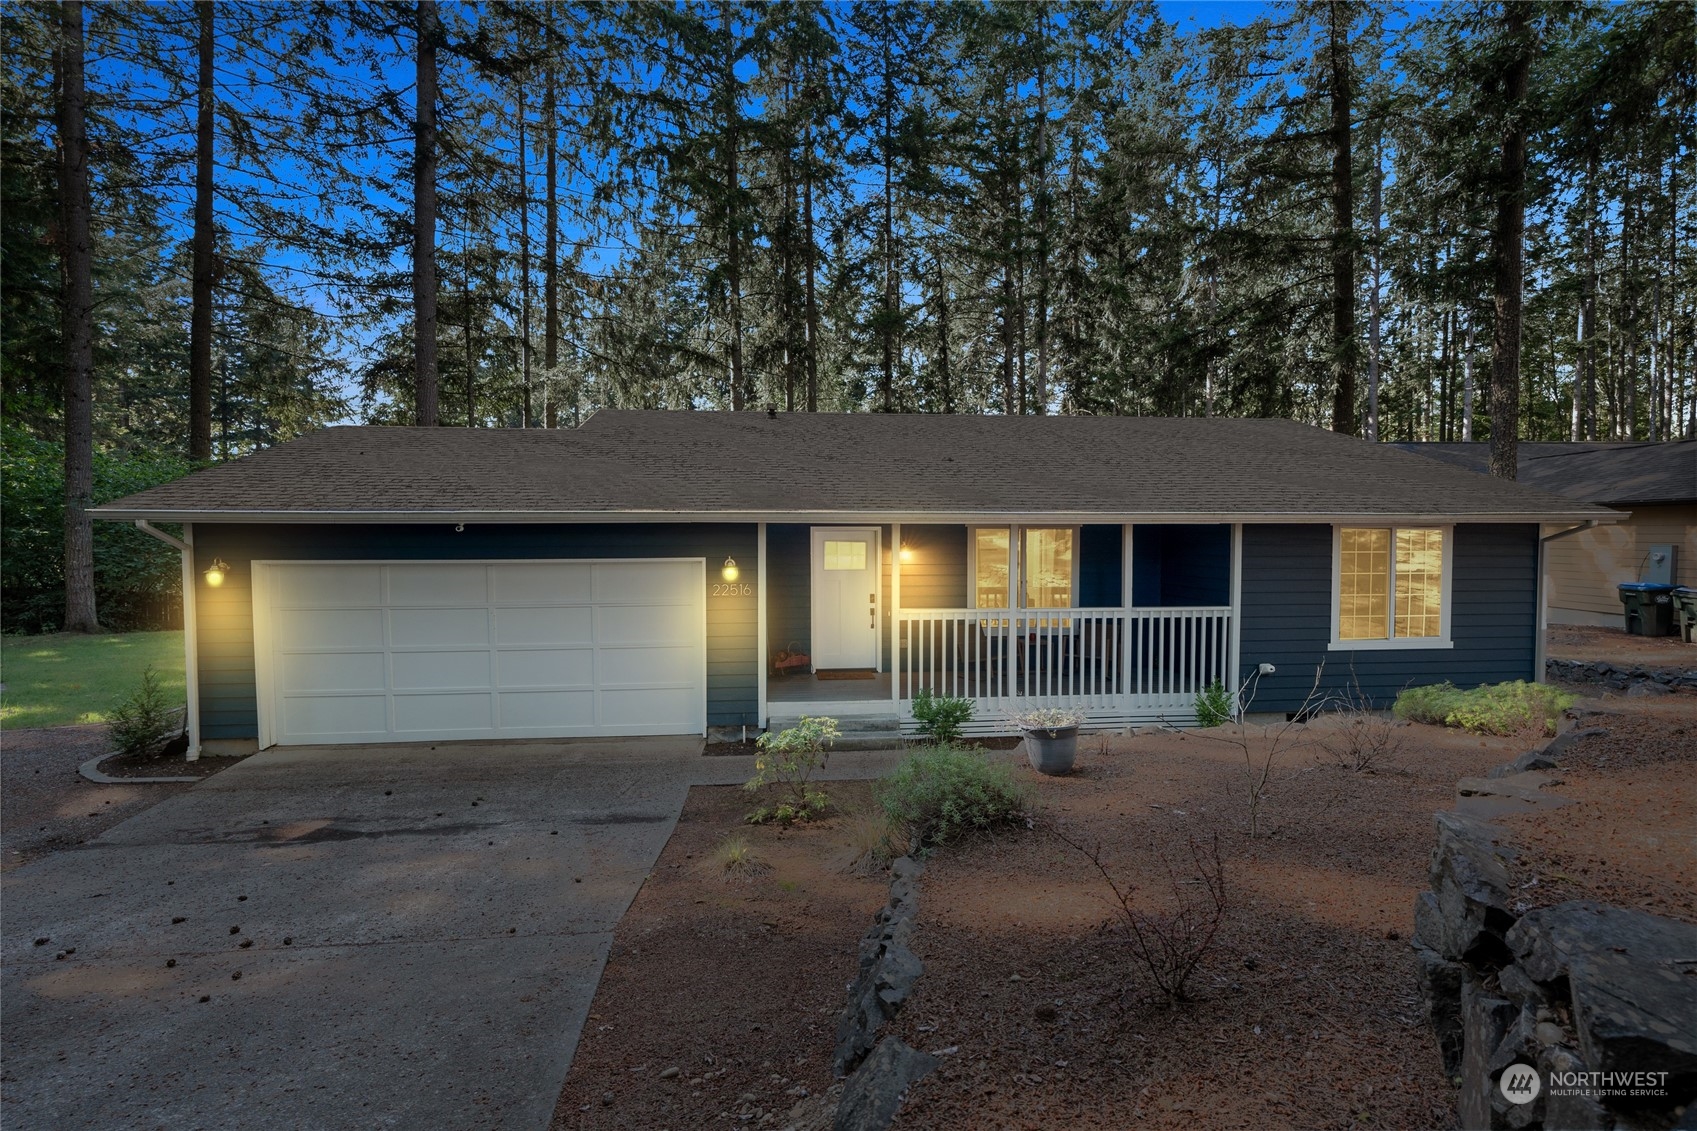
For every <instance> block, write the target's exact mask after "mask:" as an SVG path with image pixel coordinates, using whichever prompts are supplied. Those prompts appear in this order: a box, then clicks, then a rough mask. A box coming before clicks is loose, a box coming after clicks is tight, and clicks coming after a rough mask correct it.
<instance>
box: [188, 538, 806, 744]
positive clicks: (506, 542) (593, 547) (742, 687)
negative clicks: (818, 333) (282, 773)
mask: <svg viewBox="0 0 1697 1131" xmlns="http://www.w3.org/2000/svg"><path fill="white" fill-rule="evenodd" d="M803 529H804V530H805V528H803ZM194 538H195V577H196V578H197V584H196V587H195V602H196V612H197V619H198V631H197V634H196V635H197V645H198V648H199V654H200V689H201V707H200V719H201V736H202V737H203V738H257V737H258V736H259V710H258V690H257V686H256V683H255V676H254V656H253V592H252V588H251V584H252V581H251V579H252V576H253V571H252V568H251V566H250V564H249V563H251V562H252V561H254V560H256V559H257V560H260V561H357V560H368V561H428V560H431V559H444V560H452V559H458V558H471V559H485V558H487V559H497V560H499V559H525V558H706V559H707V573H708V577H709V579H712V578H713V577H714V576H716V570H717V568H718V566H719V564H720V563H722V562H723V561H724V560H725V559H726V558H735V559H736V560H737V563H738V564H739V565H740V566H741V567H742V570H743V574H742V576H743V579H744V580H747V581H752V580H753V579H754V563H755V555H756V536H755V527H754V526H753V525H751V524H746V523H739V524H733V523H654V524H611V523H609V524H586V525H564V524H535V525H528V524H527V525H491V526H468V527H467V528H466V529H465V530H464V531H462V532H460V533H455V532H454V529H453V527H451V526H448V525H446V524H434V525H395V526H361V525H352V524H349V525H315V526H295V525H270V524H267V525H197V526H196V527H195V530H194ZM215 557H216V558H222V559H223V560H224V561H225V562H226V563H227V564H229V565H230V566H231V567H232V568H231V570H230V572H229V575H228V579H227V580H226V581H225V583H224V584H223V585H222V586H220V587H219V588H217V589H210V588H208V587H207V585H206V583H205V581H204V580H201V577H202V574H203V573H204V571H205V570H206V568H207V566H209V565H211V564H212V559H213V558H215ZM804 560H805V559H804ZM756 599H757V598H756V597H754V596H750V597H733V598H721V597H709V598H707V722H708V725H710V726H744V725H746V726H753V725H755V724H756V723H757V722H758V721H759V707H758V703H757V700H758V695H759V669H758V667H757V666H756V665H757V664H758V663H759V658H758V657H759V653H758V650H757V642H756V639H755V638H756V636H757V635H758V632H757V629H756V625H757V624H758V611H757V606H756V603H755V602H756Z"/></svg>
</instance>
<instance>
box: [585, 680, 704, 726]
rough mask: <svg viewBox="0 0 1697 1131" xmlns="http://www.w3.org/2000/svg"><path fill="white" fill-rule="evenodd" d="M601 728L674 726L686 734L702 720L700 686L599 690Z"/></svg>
mask: <svg viewBox="0 0 1697 1131" xmlns="http://www.w3.org/2000/svg"><path fill="white" fill-rule="evenodd" d="M600 694H601V718H600V720H599V722H600V725H601V726H603V727H607V728H612V729H610V730H609V731H608V733H610V734H617V733H619V728H630V727H638V726H677V727H679V728H680V733H686V732H687V731H689V730H690V729H691V728H692V727H694V726H696V725H697V724H696V720H697V719H699V718H700V717H701V689H700V688H699V687H667V688H649V687H645V688H642V689H640V690H635V689H633V690H629V691H602V692H601V693H600ZM627 733H628V731H627Z"/></svg>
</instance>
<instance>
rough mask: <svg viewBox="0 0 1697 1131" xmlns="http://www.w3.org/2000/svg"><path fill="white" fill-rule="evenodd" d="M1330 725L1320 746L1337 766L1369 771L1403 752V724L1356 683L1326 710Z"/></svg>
mask: <svg viewBox="0 0 1697 1131" xmlns="http://www.w3.org/2000/svg"><path fill="white" fill-rule="evenodd" d="M1325 713H1326V716H1327V722H1328V724H1329V725H1328V726H1327V727H1326V728H1325V730H1324V737H1322V738H1321V739H1320V749H1322V750H1323V751H1325V753H1326V756H1327V757H1328V758H1329V759H1330V760H1331V762H1333V763H1334V764H1336V765H1339V766H1342V767H1344V768H1345V769H1347V770H1349V771H1350V772H1351V773H1357V774H1365V773H1373V772H1374V771H1376V770H1379V769H1383V768H1386V767H1388V766H1390V765H1391V764H1393V763H1395V762H1396V761H1397V760H1398V759H1399V758H1400V757H1401V756H1402V751H1403V736H1402V732H1401V729H1400V727H1401V724H1399V723H1398V722H1397V721H1396V720H1395V719H1387V718H1386V717H1385V716H1384V715H1383V714H1381V713H1380V712H1378V711H1375V710H1374V709H1373V698H1372V696H1370V695H1368V694H1367V693H1366V692H1364V691H1362V690H1361V685H1360V684H1359V683H1356V684H1355V685H1354V686H1353V687H1352V688H1351V689H1350V690H1349V691H1347V692H1345V693H1344V694H1343V695H1342V696H1340V697H1339V698H1338V699H1337V700H1336V701H1334V702H1333V703H1332V704H1331V705H1330V706H1328V707H1327V709H1326V712H1325Z"/></svg>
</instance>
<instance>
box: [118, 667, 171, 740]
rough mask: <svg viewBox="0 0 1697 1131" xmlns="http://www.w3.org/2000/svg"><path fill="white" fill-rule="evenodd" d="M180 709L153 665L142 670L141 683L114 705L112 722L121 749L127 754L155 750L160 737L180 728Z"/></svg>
mask: <svg viewBox="0 0 1697 1131" xmlns="http://www.w3.org/2000/svg"><path fill="white" fill-rule="evenodd" d="M176 716H177V712H176V710H175V708H173V707H172V705H171V703H170V702H169V701H168V700H167V699H166V698H165V693H164V692H163V691H161V690H160V689H159V676H158V675H156V674H155V673H154V671H153V665H152V664H149V665H147V668H146V670H145V671H143V672H142V673H141V685H140V686H139V687H137V688H136V690H135V691H134V692H132V693H131V694H130V696H129V697H128V698H127V699H125V700H124V701H123V702H121V703H119V704H118V705H117V706H116V707H114V708H112V711H111V713H110V716H109V719H108V723H109V725H110V727H111V730H112V738H113V740H114V741H115V742H117V744H118V749H119V750H120V751H122V752H123V753H125V754H132V755H141V754H151V753H152V752H153V748H154V747H155V746H157V745H159V741H160V740H161V739H163V738H164V737H165V736H166V735H167V734H169V733H170V732H171V731H172V730H174V729H175V728H176V725H177V717H176Z"/></svg>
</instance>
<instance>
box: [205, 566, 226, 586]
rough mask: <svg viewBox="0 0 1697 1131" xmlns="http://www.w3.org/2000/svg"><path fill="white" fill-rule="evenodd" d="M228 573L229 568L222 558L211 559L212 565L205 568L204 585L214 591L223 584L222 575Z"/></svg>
mask: <svg viewBox="0 0 1697 1131" xmlns="http://www.w3.org/2000/svg"><path fill="white" fill-rule="evenodd" d="M229 572H230V567H229V566H228V565H226V564H225V563H224V559H223V558H213V559H212V564H211V565H209V566H207V567H206V584H208V585H210V586H212V588H214V589H216V588H218V587H219V586H220V585H222V584H224V575H225V574H226V573H229Z"/></svg>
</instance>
